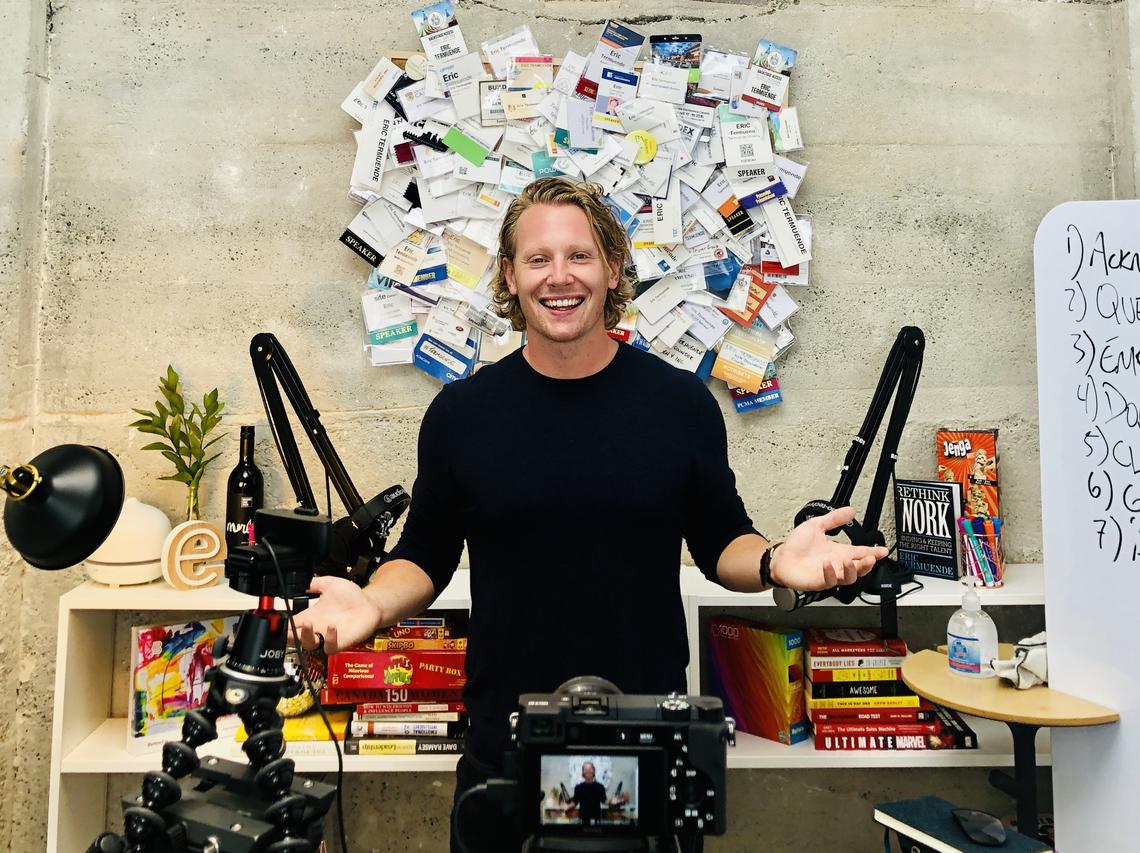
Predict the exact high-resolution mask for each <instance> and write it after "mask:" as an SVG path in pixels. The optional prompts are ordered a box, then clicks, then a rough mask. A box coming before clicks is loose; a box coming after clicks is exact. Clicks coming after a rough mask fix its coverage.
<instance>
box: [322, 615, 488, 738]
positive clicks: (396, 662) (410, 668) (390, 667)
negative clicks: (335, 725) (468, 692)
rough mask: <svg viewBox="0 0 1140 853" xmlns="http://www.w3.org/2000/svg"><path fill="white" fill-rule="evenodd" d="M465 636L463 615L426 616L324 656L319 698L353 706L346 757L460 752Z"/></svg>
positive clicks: (336, 703) (464, 718) (464, 723)
mask: <svg viewBox="0 0 1140 853" xmlns="http://www.w3.org/2000/svg"><path fill="white" fill-rule="evenodd" d="M466 655H467V637H466V629H465V625H464V620H463V618H462V617H461V616H458V615H457V616H456V617H447V616H424V617H419V618H416V619H408V620H405V621H404V622H401V623H399V624H398V625H395V626H393V627H391V628H387V629H385V630H384V631H382V632H381V633H379V634H378V635H377V636H375V637H374V638H373V639H372V640H371V642H369V643H368V644H367V645H365V646H361V647H358V648H355V649H347V650H345V651H343V652H338V653H336V654H334V655H330V656H329V669H328V684H327V686H326V688H325V689H324V690H323V691H322V696H321V701H322V702H323V703H326V704H335V705H352V706H353V710H352V719H351V722H350V723H349V727H348V732H347V734H346V737H345V742H344V751H345V754H346V755H427V754H439V753H444V754H447V753H453V754H454V753H459V752H462V751H463V731H464V729H465V727H466V723H467V713H466V711H467V709H466V707H465V706H464V704H463V695H462V694H463V686H464V684H466V682H467V676H466V672H465V669H464V662H465V660H464V659H465V657H466Z"/></svg>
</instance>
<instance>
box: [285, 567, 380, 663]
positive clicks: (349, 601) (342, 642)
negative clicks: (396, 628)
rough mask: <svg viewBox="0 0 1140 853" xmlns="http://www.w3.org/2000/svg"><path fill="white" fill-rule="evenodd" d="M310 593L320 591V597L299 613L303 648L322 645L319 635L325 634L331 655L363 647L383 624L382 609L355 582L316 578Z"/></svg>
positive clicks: (297, 617) (326, 645)
mask: <svg viewBox="0 0 1140 853" xmlns="http://www.w3.org/2000/svg"><path fill="white" fill-rule="evenodd" d="M309 591H310V592H319V593H320V595H321V597H320V598H318V599H317V601H316V603H315V604H313V605H311V606H310V607H309V608H308V609H307V610H304V611H302V612H301V613H298V614H297V615H296V618H295V620H294V621H296V623H297V631H298V632H299V633H300V635H301V646H302V647H303V648H304V649H306V650H310V649H315V648H316V647H317V646H319V645H320V639H319V638H318V637H317V634H323V635H324V639H325V642H324V650H325V652H326V653H327V654H330V655H331V654H333V653H334V652H339V651H341V650H343V649H348V648H351V647H352V646H357V645H360V644H361V643H363V642H364V641H365V640H367V639H368V638H369V637H371V636H372V635H373V634H374V633H375V632H376V628H377V627H378V626H379V624H380V618H381V613H380V608H379V606H378V605H377V604H376V603H375V602H374V601H373V600H372V599H371V598H370V597H369V596H368V595H367V594H366V593H365V592H364V590H363V589H361V588H360V587H359V586H357V585H356V584H355V583H353V582H352V581H350V580H348V579H346V578H335V577H318V578H313V582H312V584H310V585H309Z"/></svg>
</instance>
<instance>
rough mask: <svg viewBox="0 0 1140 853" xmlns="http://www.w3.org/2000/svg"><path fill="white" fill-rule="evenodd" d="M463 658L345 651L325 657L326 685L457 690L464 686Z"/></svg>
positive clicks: (447, 654)
mask: <svg viewBox="0 0 1140 853" xmlns="http://www.w3.org/2000/svg"><path fill="white" fill-rule="evenodd" d="M466 657H467V653H466V652H463V651H406V652H398V651H391V652H377V651H372V650H371V649H359V648H358V649H348V650H346V651H343V652H337V653H336V654H333V655H329V665H328V686H329V687H331V688H336V689H361V688H368V689H375V688H383V687H396V688H408V689H410V690H445V689H458V688H460V687H463V685H464V684H466V683H467V674H466V671H465V670H464V660H465V658H466Z"/></svg>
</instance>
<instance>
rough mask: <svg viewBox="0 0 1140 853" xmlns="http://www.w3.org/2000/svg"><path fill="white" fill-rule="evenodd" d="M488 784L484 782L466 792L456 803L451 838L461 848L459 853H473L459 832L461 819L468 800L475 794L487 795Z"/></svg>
mask: <svg viewBox="0 0 1140 853" xmlns="http://www.w3.org/2000/svg"><path fill="white" fill-rule="evenodd" d="M487 790H488V788H487V783H486V782H482V783H480V784H478V785H475V786H473V787H471V788H468V789H467V790H466V791H464V792H463V793H462V794H461V795H460V797H459V799H458V800H456V801H455V808H454V809H453V810H452V812H451V837H452V840H454V841H455V845H456V846H457V847H458V848H459V853H471V848H470V847H468V846H467V844H466V843H465V842H464V841H463V835H462V834H461V833H460V832H459V819H460V815H461V813H462V811H463V804H464V803H465V802H467V800H468V798H469V797H471V796H473V795H475V794H486V793H487Z"/></svg>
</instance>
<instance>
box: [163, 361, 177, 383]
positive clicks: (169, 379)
mask: <svg viewBox="0 0 1140 853" xmlns="http://www.w3.org/2000/svg"><path fill="white" fill-rule="evenodd" d="M165 381H166V384H167V385H169V386H170V387H171V389H174V388H177V387H178V371H176V370H175V369H174V365H173V364H168V365H166V380H165Z"/></svg>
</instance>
